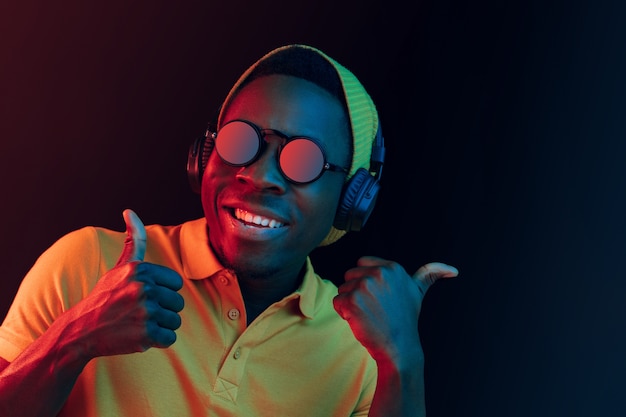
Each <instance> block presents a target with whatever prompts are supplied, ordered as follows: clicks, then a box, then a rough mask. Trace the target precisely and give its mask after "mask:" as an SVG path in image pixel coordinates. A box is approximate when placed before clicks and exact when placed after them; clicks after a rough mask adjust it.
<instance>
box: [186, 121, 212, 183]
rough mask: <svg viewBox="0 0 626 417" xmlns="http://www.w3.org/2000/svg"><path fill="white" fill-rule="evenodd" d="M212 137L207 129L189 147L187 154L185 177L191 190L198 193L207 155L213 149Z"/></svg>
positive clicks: (207, 158)
mask: <svg viewBox="0 0 626 417" xmlns="http://www.w3.org/2000/svg"><path fill="white" fill-rule="evenodd" d="M214 144H215V142H214V137H213V135H212V134H211V133H210V132H209V131H207V133H206V135H205V136H200V137H198V138H196V140H194V141H193V143H192V144H191V146H190V147H189V155H188V156H187V179H188V180H189V185H190V186H191V189H192V191H193V192H195V193H198V194H200V189H201V185H202V174H203V173H204V168H206V164H207V161H208V160H209V156H210V155H211V152H212V151H213V147H214Z"/></svg>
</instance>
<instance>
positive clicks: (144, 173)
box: [0, 0, 626, 417]
mask: <svg viewBox="0 0 626 417" xmlns="http://www.w3.org/2000/svg"><path fill="white" fill-rule="evenodd" d="M267 3H268V4H265V3H264V2H260V1H259V2H250V1H248V2H227V1H225V2H216V1H211V2H209V1H205V2H200V1H194V2H185V1H181V2H158V1H157V2H143V1H140V2H117V1H113V2H110V1H109V2H78V1H65V2H41V4H35V3H31V2H22V3H19V5H18V3H17V2H12V1H9V2H3V3H2V5H0V48H1V49H0V60H1V61H0V196H1V201H2V209H1V211H0V214H1V216H2V217H1V218H2V221H3V227H2V230H3V238H2V239H1V241H0V245H1V247H0V265H2V271H3V272H2V275H1V277H0V316H1V317H4V314H6V310H7V309H8V307H9V305H10V302H11V300H12V298H13V295H14V294H15V291H16V290H17V287H18V285H19V282H20V281H21V279H22V277H23V275H24V274H25V273H26V272H27V270H28V269H29V267H30V266H31V265H32V263H33V262H34V261H35V260H36V258H37V256H39V254H40V253H41V252H42V251H44V250H45V249H46V248H47V247H48V246H49V245H51V244H52V243H53V242H54V241H55V240H56V239H58V238H59V237H60V236H62V235H63V234H65V233H67V232H69V231H71V230H74V229H76V228H79V227H82V226H85V225H98V226H104V227H109V228H113V229H116V230H123V228H124V224H123V220H122V217H121V212H122V210H123V209H124V208H127V207H131V208H133V209H135V211H136V212H137V213H138V214H139V215H140V217H141V218H142V219H143V221H144V222H145V223H146V224H148V223H161V224H176V223H179V222H182V221H185V220H188V219H191V218H195V217H199V216H201V215H202V212H201V208H200V204H199V201H198V197H197V196H196V195H194V194H193V193H192V192H191V191H190V189H189V187H188V185H187V179H186V174H185V169H184V168H185V163H186V157H187V150H188V147H189V145H190V144H191V142H192V141H193V139H194V138H195V136H197V135H198V134H201V133H202V132H203V130H204V128H205V125H206V123H207V122H208V121H209V120H211V118H213V116H214V115H215V111H216V109H217V107H218V106H219V104H220V103H221V101H222V100H223V98H224V97H225V95H226V93H227V91H228V89H229V88H230V86H231V85H232V83H233V82H234V81H235V79H236V77H238V76H239V74H240V73H241V72H242V71H243V70H244V69H245V68H247V67H248V66H249V65H250V64H251V63H252V62H253V61H254V60H256V59H257V58H259V57H260V56H261V55H262V54H263V53H265V52H267V51H269V50H270V49H272V48H274V47H276V46H279V45H282V44H286V43H292V42H302V43H308V44H311V45H313V46H317V47H319V48H321V49H322V50H324V51H326V52H328V53H329V54H330V55H331V56H333V57H335V58H336V59H337V60H339V61H340V62H342V63H343V64H344V65H346V66H347V67H348V68H350V69H351V70H352V71H353V72H354V73H355V74H356V75H357V76H358V77H359V78H360V79H361V80H362V82H363V83H364V84H365V86H366V87H367V88H368V90H369V91H370V93H371V94H372V96H373V98H374V100H375V101H376V103H377V105H378V107H379V110H380V113H381V117H382V121H383V126H384V132H385V138H386V145H387V148H388V151H387V156H388V157H387V163H386V165H385V169H384V176H383V188H382V191H381V194H380V201H379V204H378V206H377V208H376V210H375V211H374V214H373V215H372V218H371V219H370V223H369V224H368V225H367V227H366V228H365V230H363V231H362V232H359V233H358V234H353V235H348V236H346V237H344V238H343V239H341V240H340V241H339V242H337V243H336V244H334V245H332V246H330V247H328V248H323V249H320V250H318V251H316V253H314V255H313V256H314V261H315V262H317V265H318V269H319V271H320V272H321V274H322V275H324V276H326V277H327V278H330V279H332V280H334V281H335V282H340V281H341V279H342V274H343V272H344V270H346V269H348V268H349V267H351V266H352V265H353V264H354V262H355V261H356V259H357V257H358V256H360V255H364V254H372V255H378V256H382V257H386V258H389V259H393V260H397V261H398V262H400V263H402V264H403V265H404V266H405V267H406V268H407V269H408V270H410V271H411V272H413V271H414V270H415V269H417V267H419V266H420V265H421V264H423V263H426V262H429V261H434V260H437V261H443V262H447V263H450V264H453V265H455V266H457V267H458V268H459V270H460V276H459V277H458V278H457V279H454V280H449V281H444V282H438V283H437V284H436V285H435V286H434V287H432V288H431V290H430V291H429V293H428V294H427V297H426V299H425V302H424V307H423V312H422V316H421V335H422V340H423V345H424V349H425V353H426V358H427V369H426V384H427V386H426V388H427V406H428V411H429V416H430V417H439V416H442V417H443V416H446V417H448V416H481V417H486V416H511V417H513V416H527V415H533V416H555V415H557V416H560V415H567V416H619V415H624V412H625V411H626V401H625V400H624V399H623V398H624V394H623V393H622V391H623V386H624V385H625V383H626V377H625V375H624V373H625V372H626V360H625V359H624V354H623V353H624V350H625V347H626V346H625V345H626V343H625V342H626V338H625V337H624V329H625V328H626V308H625V307H624V306H623V304H624V303H623V302H622V299H623V298H624V293H625V290H626V284H625V283H624V278H625V277H624V275H625V274H624V271H623V260H624V258H625V255H626V242H625V240H624V233H625V232H626V222H625V220H624V214H623V213H624V212H625V209H626V207H625V204H624V201H625V200H624V189H625V186H624V185H625V182H626V164H625V163H624V156H625V154H626V144H625V134H626V122H625V120H626V117H625V114H626V112H625V111H626V98H625V97H626V95H625V93H626V81H625V77H624V74H626V50H625V46H626V42H625V41H626V28H625V26H624V25H623V22H624V21H625V18H626V6H624V5H623V4H622V3H620V2H617V1H616V2H613V3H610V2H591V1H589V2H582V1H574V2H573V3H572V2H565V1H561V2H559V1H554V0H549V1H544V2H541V1H534V2H533V1H531V2H527V1H514V2H497V1H495V0H493V1H478V2H463V1H460V0H447V1H432V0H426V1H418V2H412V3H410V4H409V3H406V2H399V1H369V2H357V1H354V2H341V1H339V2H337V1H326V0H323V1H315V2H310V3H308V4H307V3H301V2H271V4H269V3H270V2H267ZM409 6H410V7H409Z"/></svg>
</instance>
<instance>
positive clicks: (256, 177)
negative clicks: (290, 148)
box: [236, 138, 287, 194]
mask: <svg viewBox="0 0 626 417" xmlns="http://www.w3.org/2000/svg"><path fill="white" fill-rule="evenodd" d="M265 144H266V146H265V149H263V151H262V153H261V155H259V157H258V158H257V159H256V160H255V161H254V162H253V163H251V164H250V165H246V166H243V167H241V168H240V169H239V171H238V172H237V174H236V178H237V180H238V181H240V182H243V183H246V184H249V185H251V186H252V187H254V188H256V189H258V190H267V191H272V192H274V193H277V194H282V193H284V192H285V189H286V186H287V184H286V182H287V180H286V179H285V178H284V177H283V175H282V174H281V173H280V170H279V168H278V158H276V155H278V148H279V146H280V141H275V140H267V138H266V139H265Z"/></svg>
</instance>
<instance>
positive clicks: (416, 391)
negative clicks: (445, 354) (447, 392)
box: [369, 352, 426, 417]
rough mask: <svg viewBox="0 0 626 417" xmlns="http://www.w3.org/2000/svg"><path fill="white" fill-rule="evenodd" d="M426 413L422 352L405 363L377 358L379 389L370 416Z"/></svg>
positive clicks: (420, 416) (421, 415)
mask: <svg viewBox="0 0 626 417" xmlns="http://www.w3.org/2000/svg"><path fill="white" fill-rule="evenodd" d="M424 416H426V406H425V390H424V359H423V355H422V354H421V352H420V353H419V354H416V355H413V356H412V357H411V358H410V359H409V360H408V361H406V362H405V363H403V364H399V363H392V362H391V361H387V362H384V363H383V361H378V379H377V382H376V392H375V394H374V399H373V400H372V406H371V408H370V412H369V417H424Z"/></svg>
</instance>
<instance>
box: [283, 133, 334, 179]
mask: <svg viewBox="0 0 626 417" xmlns="http://www.w3.org/2000/svg"><path fill="white" fill-rule="evenodd" d="M280 169H281V170H282V171H283V174H285V176H286V177H287V178H289V179H290V180H292V181H294V182H300V183H305V182H310V181H313V180H314V179H316V178H317V177H319V176H320V174H321V173H322V171H323V170H324V154H323V153H322V150H321V149H320V147H319V146H317V144H316V143H315V142H313V141H311V140H309V139H305V138H296V139H293V140H291V141H289V142H288V143H287V144H286V145H285V146H284V147H283V149H282V151H281V152H280Z"/></svg>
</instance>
